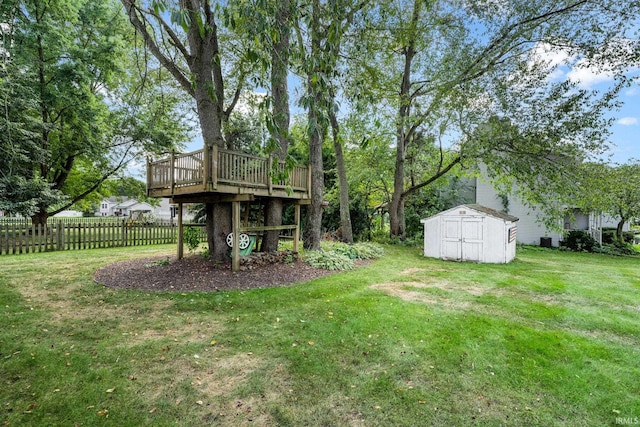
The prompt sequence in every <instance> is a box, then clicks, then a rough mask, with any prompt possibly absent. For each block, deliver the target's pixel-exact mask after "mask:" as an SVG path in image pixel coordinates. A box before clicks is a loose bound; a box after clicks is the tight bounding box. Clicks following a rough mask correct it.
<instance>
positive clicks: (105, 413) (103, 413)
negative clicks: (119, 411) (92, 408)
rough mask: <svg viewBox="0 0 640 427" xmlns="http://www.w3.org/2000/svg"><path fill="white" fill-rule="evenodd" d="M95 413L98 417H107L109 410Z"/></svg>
mask: <svg viewBox="0 0 640 427" xmlns="http://www.w3.org/2000/svg"><path fill="white" fill-rule="evenodd" d="M96 413H97V414H98V416H100V417H104V416H105V415H107V414H108V413H109V410H108V409H101V410H99V411H98V412H96Z"/></svg>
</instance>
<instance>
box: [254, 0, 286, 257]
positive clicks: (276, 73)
mask: <svg viewBox="0 0 640 427" xmlns="http://www.w3.org/2000/svg"><path fill="white" fill-rule="evenodd" d="M291 10H292V1H291V0H282V1H280V2H279V3H278V6H277V10H276V26H275V41H274V43H273V47H272V51H271V96H272V98H273V125H274V126H273V127H274V129H275V132H274V134H273V135H272V136H273V138H274V139H276V140H277V141H278V147H277V148H276V151H275V152H274V154H275V158H274V160H275V161H276V162H277V161H284V160H285V159H286V157H287V153H288V150H289V122H290V114H289V87H288V85H287V76H288V71H289V49H290V43H289V39H290V34H291V25H290V22H289V19H290V16H291ZM283 208H284V203H283V202H282V199H274V198H269V199H268V201H267V205H266V208H265V218H264V222H265V225H268V226H269V225H282V211H283ZM279 235H280V232H279V231H266V232H265V233H264V237H263V239H262V247H261V250H262V251H263V252H273V251H277V250H278V237H279Z"/></svg>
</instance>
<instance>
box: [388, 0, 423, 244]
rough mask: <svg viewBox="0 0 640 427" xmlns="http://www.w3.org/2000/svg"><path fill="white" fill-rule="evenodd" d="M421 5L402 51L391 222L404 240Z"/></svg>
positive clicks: (393, 230)
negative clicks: (406, 171)
mask: <svg viewBox="0 0 640 427" xmlns="http://www.w3.org/2000/svg"><path fill="white" fill-rule="evenodd" d="M420 9H421V2H420V0H415V1H414V4H413V14H412V17H411V26H410V28H409V30H408V31H409V34H408V39H407V45H406V46H404V47H403V48H402V54H403V56H404V70H403V73H402V83H401V84H400V106H399V108H398V119H397V120H398V123H397V126H396V132H397V134H396V142H397V144H396V145H397V147H396V170H395V173H394V175H393V195H392V197H391V206H389V222H390V233H389V234H390V235H391V237H400V238H404V237H405V221H404V196H403V193H404V163H405V160H406V154H407V145H408V144H409V141H410V139H411V134H412V133H413V128H412V127H411V122H410V120H409V118H410V114H411V102H412V99H411V66H412V63H413V58H414V57H415V55H416V47H415V40H416V31H417V25H418V21H419V18H420Z"/></svg>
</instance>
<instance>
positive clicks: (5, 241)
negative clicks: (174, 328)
mask: <svg viewBox="0 0 640 427" xmlns="http://www.w3.org/2000/svg"><path fill="white" fill-rule="evenodd" d="M185 226H197V227H198V229H199V231H200V238H201V240H205V239H206V236H205V235H204V227H202V226H200V224H185ZM176 242H177V226H176V225H175V224H168V223H164V224H145V225H142V224H128V223H127V222H126V221H122V220H121V221H119V222H113V221H110V222H105V223H88V222H77V223H67V222H54V223H52V224H46V225H31V224H26V223H22V224H20V223H13V224H10V223H6V224H0V255H10V254H24V253H33V252H47V251H65V250H81V249H95V248H112V247H122V246H144V245H159V244H167V243H176Z"/></svg>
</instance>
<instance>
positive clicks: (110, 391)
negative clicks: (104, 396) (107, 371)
mask: <svg viewBox="0 0 640 427" xmlns="http://www.w3.org/2000/svg"><path fill="white" fill-rule="evenodd" d="M114 391H116V389H115V388H110V389H108V390H107V393H113V392H114Z"/></svg>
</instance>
